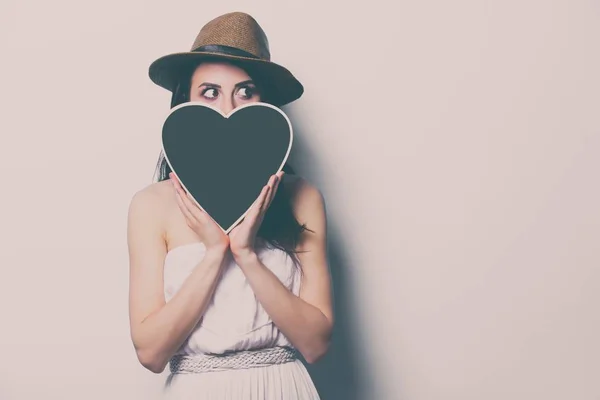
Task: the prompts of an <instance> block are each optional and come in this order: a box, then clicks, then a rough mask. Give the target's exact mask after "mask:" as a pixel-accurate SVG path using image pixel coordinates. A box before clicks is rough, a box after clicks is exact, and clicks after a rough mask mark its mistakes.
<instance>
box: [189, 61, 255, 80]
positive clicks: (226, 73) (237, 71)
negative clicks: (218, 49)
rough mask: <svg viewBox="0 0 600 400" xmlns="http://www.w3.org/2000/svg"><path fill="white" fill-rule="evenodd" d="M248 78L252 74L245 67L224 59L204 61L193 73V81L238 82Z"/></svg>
mask: <svg viewBox="0 0 600 400" xmlns="http://www.w3.org/2000/svg"><path fill="white" fill-rule="evenodd" d="M247 79H250V76H249V75H248V73H247V72H246V71H245V70H244V69H242V68H240V67H238V66H236V65H233V64H231V63H228V62H224V61H204V62H202V63H201V64H200V65H198V66H197V67H196V69H195V70H194V72H193V74H192V82H195V81H198V80H210V81H211V82H212V83H218V82H222V83H226V82H233V83H236V82H238V81H241V80H247Z"/></svg>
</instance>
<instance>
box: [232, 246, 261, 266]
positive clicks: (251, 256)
mask: <svg viewBox="0 0 600 400" xmlns="http://www.w3.org/2000/svg"><path fill="white" fill-rule="evenodd" d="M231 254H232V255H233V258H234V259H235V262H236V263H237V264H238V265H240V266H243V265H247V264H250V263H252V262H254V261H256V260H258V255H257V254H256V252H255V251H254V249H235V250H233V249H232V251H231Z"/></svg>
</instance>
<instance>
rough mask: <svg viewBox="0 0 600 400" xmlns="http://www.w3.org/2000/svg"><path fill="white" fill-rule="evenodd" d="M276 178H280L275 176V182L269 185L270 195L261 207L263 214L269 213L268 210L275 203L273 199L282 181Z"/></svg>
mask: <svg viewBox="0 0 600 400" xmlns="http://www.w3.org/2000/svg"><path fill="white" fill-rule="evenodd" d="M276 178H278V176H273V181H272V182H270V183H269V194H268V196H267V198H266V200H265V202H264V203H263V204H262V207H261V212H262V213H263V214H264V213H266V212H267V209H268V208H269V207H270V206H271V202H272V201H273V198H274V197H275V194H276V193H277V188H278V187H279V182H280V180H279V179H276Z"/></svg>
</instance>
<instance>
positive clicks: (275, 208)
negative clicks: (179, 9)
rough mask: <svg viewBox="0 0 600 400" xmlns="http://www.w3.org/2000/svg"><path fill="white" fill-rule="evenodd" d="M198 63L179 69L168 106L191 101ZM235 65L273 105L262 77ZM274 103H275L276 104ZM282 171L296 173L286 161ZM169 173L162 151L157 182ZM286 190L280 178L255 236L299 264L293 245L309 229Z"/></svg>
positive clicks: (157, 170) (294, 245)
mask: <svg viewBox="0 0 600 400" xmlns="http://www.w3.org/2000/svg"><path fill="white" fill-rule="evenodd" d="M233 64H235V63H233ZM198 65H199V63H196V64H194V65H191V66H188V67H187V68H184V69H182V70H180V73H179V74H178V75H179V77H180V78H179V82H178V84H177V85H176V88H175V90H174V91H173V94H172V96H171V108H173V107H175V106H177V105H179V104H182V103H184V102H188V101H190V90H191V79H192V74H193V73H194V71H195V69H196V67H197V66H198ZM238 66H239V67H240V68H242V69H244V70H245V71H246V73H248V75H250V77H251V78H252V80H253V81H254V83H255V85H256V87H257V88H258V91H259V93H260V95H261V101H262V102H265V103H269V104H273V103H271V102H270V101H269V93H268V90H266V89H267V88H268V86H267V84H266V82H265V80H264V79H262V78H263V77H262V76H260V74H258V73H253V71H251V70H250V69H248V68H244V67H242V66H241V65H238ZM273 105H275V106H277V104H273ZM283 171H284V172H285V173H286V174H292V175H295V171H294V169H293V168H292V167H291V166H290V165H289V164H288V163H286V164H285V165H284V167H283ZM170 172H171V168H170V167H169V164H168V163H167V161H166V158H165V156H164V153H163V152H162V151H161V153H160V155H159V159H158V162H157V164H156V171H155V176H156V177H157V181H158V182H160V181H164V180H167V179H169V173H170ZM285 189H286V188H285V187H284V183H283V181H282V182H280V183H279V186H278V189H277V193H276V194H275V197H274V198H273V201H272V202H271V205H270V206H269V208H268V210H267V212H266V214H265V217H264V219H263V221H262V224H261V226H260V228H259V230H258V232H257V237H258V238H260V239H263V240H264V241H265V243H266V244H268V245H270V246H272V247H275V248H278V249H280V250H283V251H285V252H286V253H287V254H288V255H289V256H290V257H291V258H292V260H294V261H295V262H296V263H298V259H297V257H296V253H298V251H297V250H296V246H297V244H298V241H299V238H300V235H301V234H302V232H303V231H305V230H308V231H310V229H308V228H307V227H306V224H302V225H301V224H300V223H299V222H298V220H297V219H296V217H295V216H294V212H293V209H292V203H291V200H292V199H291V195H292V194H291V193H290V191H289V190H285ZM311 232H312V231H311Z"/></svg>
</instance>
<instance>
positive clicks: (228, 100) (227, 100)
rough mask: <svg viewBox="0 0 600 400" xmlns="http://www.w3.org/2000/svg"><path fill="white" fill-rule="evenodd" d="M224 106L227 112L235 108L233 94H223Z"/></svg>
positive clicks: (224, 110)
mask: <svg viewBox="0 0 600 400" xmlns="http://www.w3.org/2000/svg"><path fill="white" fill-rule="evenodd" d="M222 107H223V112H224V113H225V114H229V113H230V112H231V111H232V110H233V109H234V108H235V104H234V101H233V96H223V106H222Z"/></svg>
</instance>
